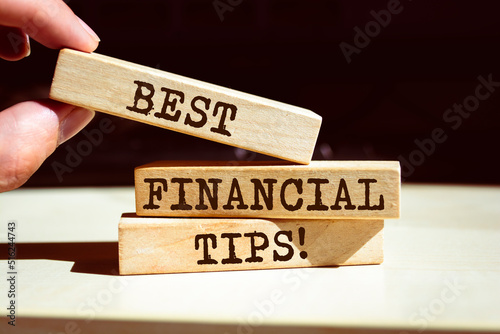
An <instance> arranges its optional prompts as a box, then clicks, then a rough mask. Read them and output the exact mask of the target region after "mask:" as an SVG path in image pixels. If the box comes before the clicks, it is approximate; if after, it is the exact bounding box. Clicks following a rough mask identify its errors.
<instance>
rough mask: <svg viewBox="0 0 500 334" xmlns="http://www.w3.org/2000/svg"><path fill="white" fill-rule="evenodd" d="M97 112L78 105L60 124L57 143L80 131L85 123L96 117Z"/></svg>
mask: <svg viewBox="0 0 500 334" xmlns="http://www.w3.org/2000/svg"><path fill="white" fill-rule="evenodd" d="M94 115H95V112H93V111H91V110H88V109H84V108H80V107H76V108H75V109H73V111H71V112H70V113H69V114H68V115H67V116H66V118H64V119H63V120H62V122H61V124H60V125H59V138H58V140H57V144H58V145H60V144H62V143H64V142H65V141H67V140H68V139H70V138H71V137H73V136H74V135H76V134H77V133H78V132H80V130H81V129H83V128H84V127H85V125H87V124H89V122H90V121H91V120H92V118H94Z"/></svg>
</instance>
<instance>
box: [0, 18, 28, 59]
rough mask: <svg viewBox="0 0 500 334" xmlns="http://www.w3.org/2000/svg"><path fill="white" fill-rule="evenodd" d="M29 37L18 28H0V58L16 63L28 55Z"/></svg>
mask: <svg viewBox="0 0 500 334" xmlns="http://www.w3.org/2000/svg"><path fill="white" fill-rule="evenodd" d="M30 53H31V48H30V40H29V36H28V35H27V34H26V33H24V32H23V31H22V30H21V29H19V28H14V27H4V26H0V58H2V59H4V60H7V61H18V60H21V59H23V58H26V57H28V56H29V55H30Z"/></svg>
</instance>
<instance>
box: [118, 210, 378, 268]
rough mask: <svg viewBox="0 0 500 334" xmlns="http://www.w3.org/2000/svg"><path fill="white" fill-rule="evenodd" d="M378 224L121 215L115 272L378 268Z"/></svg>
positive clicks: (346, 221)
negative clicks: (373, 266)
mask: <svg viewBox="0 0 500 334" xmlns="http://www.w3.org/2000/svg"><path fill="white" fill-rule="evenodd" d="M383 227H384V221H383V220H352V219H350V220H347V219H346V220H327V219H320V220H309V219H248V218H158V217H138V216H136V215H135V214H123V216H122V218H121V220H120V224H119V248H120V274H122V275H128V274H153V273H178V272H202V271H224V270H248V269H270V268H294V267H316V266H339V265H356V264H380V263H382V261H383V234H382V232H383Z"/></svg>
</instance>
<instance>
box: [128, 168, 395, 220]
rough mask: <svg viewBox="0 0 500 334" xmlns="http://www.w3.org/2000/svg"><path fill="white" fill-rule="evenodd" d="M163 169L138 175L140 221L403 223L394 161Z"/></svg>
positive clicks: (137, 208) (136, 174)
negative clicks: (144, 218) (339, 220)
mask: <svg viewBox="0 0 500 334" xmlns="http://www.w3.org/2000/svg"><path fill="white" fill-rule="evenodd" d="M234 164H235V163H234V162H232V163H231V165H228V163H227V162H208V161H163V162H156V163H152V164H148V165H144V166H141V167H137V168H136V169H135V193H136V195H135V197H136V212H137V214H138V215H139V216H171V217H262V218H324V219H333V218H358V219H360V218H369V219H375V218H377V219H386V218H398V217H399V197H400V168H399V162H397V161H312V162H311V164H309V165H306V166H305V165H290V164H286V163H279V162H278V163H276V162H241V163H240V165H237V166H235V165H234Z"/></svg>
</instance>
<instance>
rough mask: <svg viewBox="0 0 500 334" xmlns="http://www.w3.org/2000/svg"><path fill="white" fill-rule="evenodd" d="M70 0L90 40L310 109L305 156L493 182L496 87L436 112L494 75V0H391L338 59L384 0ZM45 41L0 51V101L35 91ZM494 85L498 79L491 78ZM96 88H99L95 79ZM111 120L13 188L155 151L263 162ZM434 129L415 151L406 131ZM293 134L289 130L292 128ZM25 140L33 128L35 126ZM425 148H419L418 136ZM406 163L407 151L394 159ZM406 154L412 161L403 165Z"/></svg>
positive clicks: (102, 180)
mask: <svg viewBox="0 0 500 334" xmlns="http://www.w3.org/2000/svg"><path fill="white" fill-rule="evenodd" d="M214 2H215V1H213V0H186V1H180V0H169V1H167V0H156V1H138V0H137V1H126V0H116V1H115V0H114V1H110V0H99V1H97V0H85V1H79V0H71V1H69V2H68V5H69V6H70V7H71V8H72V9H73V10H74V11H75V13H76V14H77V15H78V16H80V17H81V18H82V19H83V20H84V21H86V22H87V23H88V24H89V25H90V26H91V27H92V28H93V29H94V30H95V31H96V32H97V34H98V35H99V37H100V38H101V44H100V46H99V48H98V49H97V51H96V52H98V53H101V54H105V55H109V56H113V57H117V58H120V59H124V60H128V61H132V62H136V63H139V64H143V65H147V66H151V67H156V68H159V69H161V70H165V71H169V72H173V73H176V74H180V75H184V76H188V77H191V78H195V79H199V80H203V81H207V82H210V83H214V84H218V85H222V86H226V87H230V88H233V89H237V90H241V91H244V92H248V93H252V94H256V95H259V96H263V97H267V98H271V99H275V100H278V101H282V102H286V103H289V104H293V105H297V106H300V107H304V108H307V109H311V110H313V111H314V112H316V113H317V114H319V115H321V116H322V117H323V124H322V128H321V131H320V135H319V139H318V143H317V146H316V150H315V153H314V157H313V159H315V160H324V159H328V160H331V159H339V160H352V159H357V160H401V161H402V163H403V166H402V167H403V179H404V180H405V181H406V182H408V181H410V182H440V183H484V184H500V176H499V173H498V169H499V168H498V164H497V161H498V160H499V159H498V158H497V155H498V152H499V150H498V144H499V143H500V134H499V131H498V130H499V128H500V116H499V112H498V111H499V110H500V89H499V90H498V92H497V91H495V92H494V93H493V94H492V95H491V97H489V98H488V99H486V100H484V101H481V102H480V104H479V107H478V108H477V110H475V111H474V112H472V113H471V115H470V117H469V118H467V119H464V120H463V123H462V124H461V126H460V127H458V128H457V129H456V130H454V129H452V128H451V127H450V125H452V123H446V122H445V121H444V120H443V114H444V113H445V111H446V110H447V109H448V108H451V107H452V106H453V104H454V103H460V104H461V103H463V101H464V99H466V98H467V97H468V96H470V95H474V93H475V88H476V86H477V85H478V84H479V81H478V77H479V76H480V75H481V76H483V77H484V78H487V77H488V76H489V75H491V76H492V78H493V80H494V81H499V82H500V66H499V63H500V19H499V18H498V13H499V12H498V10H497V8H498V7H499V6H497V5H496V2H494V1H489V2H486V1H474V2H472V1H469V2H456V1H439V2H433V1H419V0H413V1H408V0H402V1H401V4H400V7H401V8H402V9H401V12H400V13H399V14H395V15H392V16H391V21H390V22H389V24H388V25H387V26H386V27H382V28H381V29H380V32H379V33H378V34H375V36H373V37H371V38H370V42H369V44H368V46H366V47H364V48H362V49H360V52H359V53H358V54H352V59H351V60H352V61H351V62H350V63H348V62H347V60H346V57H345V56H344V54H343V53H342V51H341V48H340V46H339V45H340V43H342V42H346V43H349V44H351V45H354V39H355V35H356V31H355V30H354V28H355V27H356V26H357V27H359V28H360V29H361V30H363V31H364V30H365V26H366V24H367V23H369V22H370V21H374V18H373V16H372V14H370V12H371V11H372V10H373V11H375V12H379V11H381V10H386V9H387V6H388V3H389V2H388V1H347V0H345V1H326V0H324V1H323V0H313V1H311V0H308V1H305V0H303V1H298V0H287V1H285V0H274V1H264V0H241V1H240V0H224V1H222V0H221V1H219V3H227V4H231V3H232V4H233V5H234V6H232V10H231V11H226V12H224V13H223V20H221V18H220V16H219V15H218V13H217V11H216V9H215V8H214ZM398 8H399V7H398ZM56 60H57V51H56V50H49V49H46V48H44V47H43V46H41V45H40V44H38V43H36V42H34V41H32V54H31V56H29V57H28V58H26V59H24V60H22V61H19V62H16V63H11V62H5V61H0V71H1V72H0V73H2V75H1V80H0V81H1V82H0V107H1V108H2V109H3V108H6V107H8V106H10V105H12V104H14V103H17V102H19V101H22V100H28V99H33V98H43V97H47V96H48V91H49V87H50V83H51V80H52V75H53V71H54V68H55V63H56ZM499 88H500V87H499ZM103 89H106V88H105V87H103ZM103 118H109V119H110V120H111V122H112V124H113V131H111V132H110V133H105V134H104V135H103V139H102V142H101V143H100V144H98V145H94V146H93V148H92V151H91V153H90V154H88V155H87V156H85V157H83V158H82V160H81V162H79V163H78V164H76V166H74V167H71V172H66V173H64V174H62V175H59V178H58V176H57V173H56V172H55V170H54V165H55V164H56V163H60V164H64V165H67V162H66V159H67V155H68V152H69V151H71V150H72V149H76V147H77V145H78V144H79V143H80V142H81V141H83V140H86V137H85V136H84V135H83V134H82V133H80V134H78V135H77V136H75V137H74V138H73V139H71V140H70V141H68V142H66V143H64V144H62V145H61V146H60V147H59V148H58V149H57V150H56V152H55V153H54V154H53V155H52V156H51V157H49V159H48V160H47V161H46V162H45V163H44V165H43V166H42V167H41V168H40V169H39V171H38V172H37V173H35V175H34V176H33V177H32V178H31V179H30V181H29V182H28V183H27V184H26V186H76V185H78V186H83V185H85V186H93V185H132V184H133V168H134V167H136V166H139V165H141V164H144V163H148V162H152V161H155V160H177V159H188V160H202V159H205V160H230V161H231V160H263V159H269V158H267V157H265V156H262V155H258V154H255V153H252V152H247V151H244V150H240V149H235V148H232V147H230V146H226V145H222V144H217V143H213V142H210V141H207V140H203V139H199V138H194V137H190V136H187V135H184V134H179V133H176V132H172V131H169V130H165V129H160V128H156V127H153V126H149V125H145V124H141V123H137V122H133V121H129V120H123V119H120V118H118V117H114V116H110V115H107V114H101V113H98V115H97V117H96V118H95V119H94V120H93V121H92V122H91V123H90V124H89V126H88V127H87V128H86V129H87V130H89V131H90V130H92V129H97V128H98V127H99V122H100V121H101V120H102V119H103ZM435 128H441V129H443V131H444V133H445V136H446V141H445V142H443V143H437V144H435V148H434V150H433V151H432V150H431V151H428V152H427V154H425V153H418V152H417V151H422V149H419V148H418V146H417V144H416V143H415V141H416V140H420V141H422V140H425V139H428V138H431V133H432V131H433V130H434V129H435ZM299 135H300V134H299ZM34 140H36V138H34ZM429 149H430V148H429ZM405 161H406V162H405ZM410 164H411V165H413V166H410Z"/></svg>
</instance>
